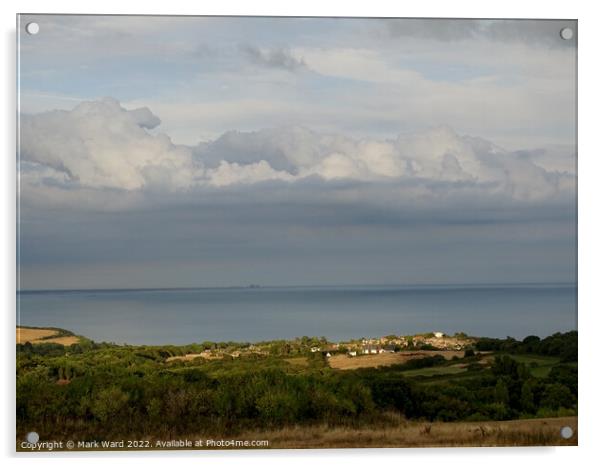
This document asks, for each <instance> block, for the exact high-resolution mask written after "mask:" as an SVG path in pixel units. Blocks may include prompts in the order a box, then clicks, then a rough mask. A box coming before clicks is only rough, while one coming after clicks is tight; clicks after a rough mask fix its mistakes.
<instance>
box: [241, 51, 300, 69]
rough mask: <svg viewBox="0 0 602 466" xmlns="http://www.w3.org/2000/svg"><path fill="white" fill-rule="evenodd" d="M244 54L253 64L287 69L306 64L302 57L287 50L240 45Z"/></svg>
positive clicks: (297, 67)
mask: <svg viewBox="0 0 602 466" xmlns="http://www.w3.org/2000/svg"><path fill="white" fill-rule="evenodd" d="M241 50H242V51H243V53H244V54H245V56H246V57H247V58H248V59H249V60H250V61H251V62H252V63H254V64H256V65H260V66H265V67H268V68H279V69H283V70H287V71H292V72H295V71H299V70H302V69H306V68H307V65H306V64H305V62H304V61H303V59H298V58H295V57H293V56H292V55H291V53H290V52H289V51H288V50H285V49H280V48H275V49H270V50H263V49H260V48H258V47H253V46H251V45H245V46H241Z"/></svg>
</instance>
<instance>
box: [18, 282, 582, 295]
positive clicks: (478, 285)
mask: <svg viewBox="0 0 602 466" xmlns="http://www.w3.org/2000/svg"><path fill="white" fill-rule="evenodd" d="M577 286H578V283H577V282H575V283H572V282H521V283H429V284H406V285H400V284H373V285H362V284H359V285H358V284H356V285H265V286H264V285H255V284H252V285H233V286H189V287H158V288H152V287H149V288H56V289H52V288H51V289H23V290H17V294H35V293H90V292H95V293H111V292H122V293H123V292H132V293H134V292H145V291H203V290H208V291H210V290H285V289H337V288H343V289H345V288H360V289H361V288H374V289H378V288H387V289H400V290H405V289H407V290H412V289H447V288H452V289H479V288H482V289H487V288H544V287H562V288H569V287H575V288H576V287H577Z"/></svg>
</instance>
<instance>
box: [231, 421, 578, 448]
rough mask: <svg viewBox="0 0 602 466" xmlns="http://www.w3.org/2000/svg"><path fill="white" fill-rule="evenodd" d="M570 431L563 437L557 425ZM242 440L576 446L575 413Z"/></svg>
mask: <svg viewBox="0 0 602 466" xmlns="http://www.w3.org/2000/svg"><path fill="white" fill-rule="evenodd" d="M564 426H569V427H571V428H572V429H573V432H574V435H573V436H572V437H571V438H570V439H563V438H562V437H561V435H560V429H561V428H562V427H564ZM240 438H241V439H266V440H269V442H270V447H271V448H358V447H360V448H377V447H381V448H382V447H386V448H400V447H402V448H408V447H460V446H466V447H468V446H489V447H494V446H526V445H577V443H578V440H577V417H564V418H562V417H559V418H547V419H526V420H517V421H488V422H433V423H428V422H426V423H425V422H409V421H405V422H403V421H402V422H401V423H400V425H399V426H397V427H385V428H362V429H350V428H344V427H342V428H327V427H323V426H321V427H306V428H285V429H282V430H278V431H273V432H250V433H247V434H245V435H244V436H241V437H240Z"/></svg>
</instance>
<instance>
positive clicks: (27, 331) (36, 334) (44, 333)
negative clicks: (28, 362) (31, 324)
mask: <svg viewBox="0 0 602 466" xmlns="http://www.w3.org/2000/svg"><path fill="white" fill-rule="evenodd" d="M57 333H58V332H57V331H56V330H50V329H45V328H27V327H17V343H27V342H29V343H33V342H35V341H36V340H41V339H42V338H47V337H51V336H52V335H56V334H57Z"/></svg>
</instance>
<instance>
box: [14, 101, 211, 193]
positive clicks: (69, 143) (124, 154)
mask: <svg viewBox="0 0 602 466" xmlns="http://www.w3.org/2000/svg"><path fill="white" fill-rule="evenodd" d="M20 123H21V128H20V129H21V137H20V150H21V157H22V159H23V160H24V161H27V162H33V163H37V164H40V165H43V166H45V167H47V168H49V169H52V170H55V171H56V172H59V173H62V174H64V175H65V176H66V178H67V179H68V180H69V183H71V184H72V185H75V186H80V187H82V188H97V189H102V188H114V189H124V190H136V189H142V188H147V187H163V188H168V189H176V190H177V189H184V188H189V187H190V186H192V185H193V184H194V183H195V177H196V176H197V175H198V173H199V172H202V167H201V166H200V165H199V164H198V162H195V161H194V160H193V157H192V153H191V150H190V149H189V148H187V147H184V146H177V145H174V144H173V143H172V142H171V140H170V139H169V137H167V136H166V135H164V134H158V135H151V134H150V133H149V132H148V131H147V129H152V128H154V127H156V126H157V125H158V124H159V123H160V120H159V118H157V117H156V116H155V115H153V114H152V112H151V111H150V110H149V109H148V108H138V109H135V110H131V111H128V110H125V109H124V108H123V107H121V106H120V104H119V102H117V101H116V100H115V99H111V98H104V99H102V100H99V101H93V102H83V103H81V104H79V105H77V106H76V107H75V108H74V109H73V110H71V111H62V110H56V111H51V112H46V113H41V114H37V115H22V116H21V122H20Z"/></svg>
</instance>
